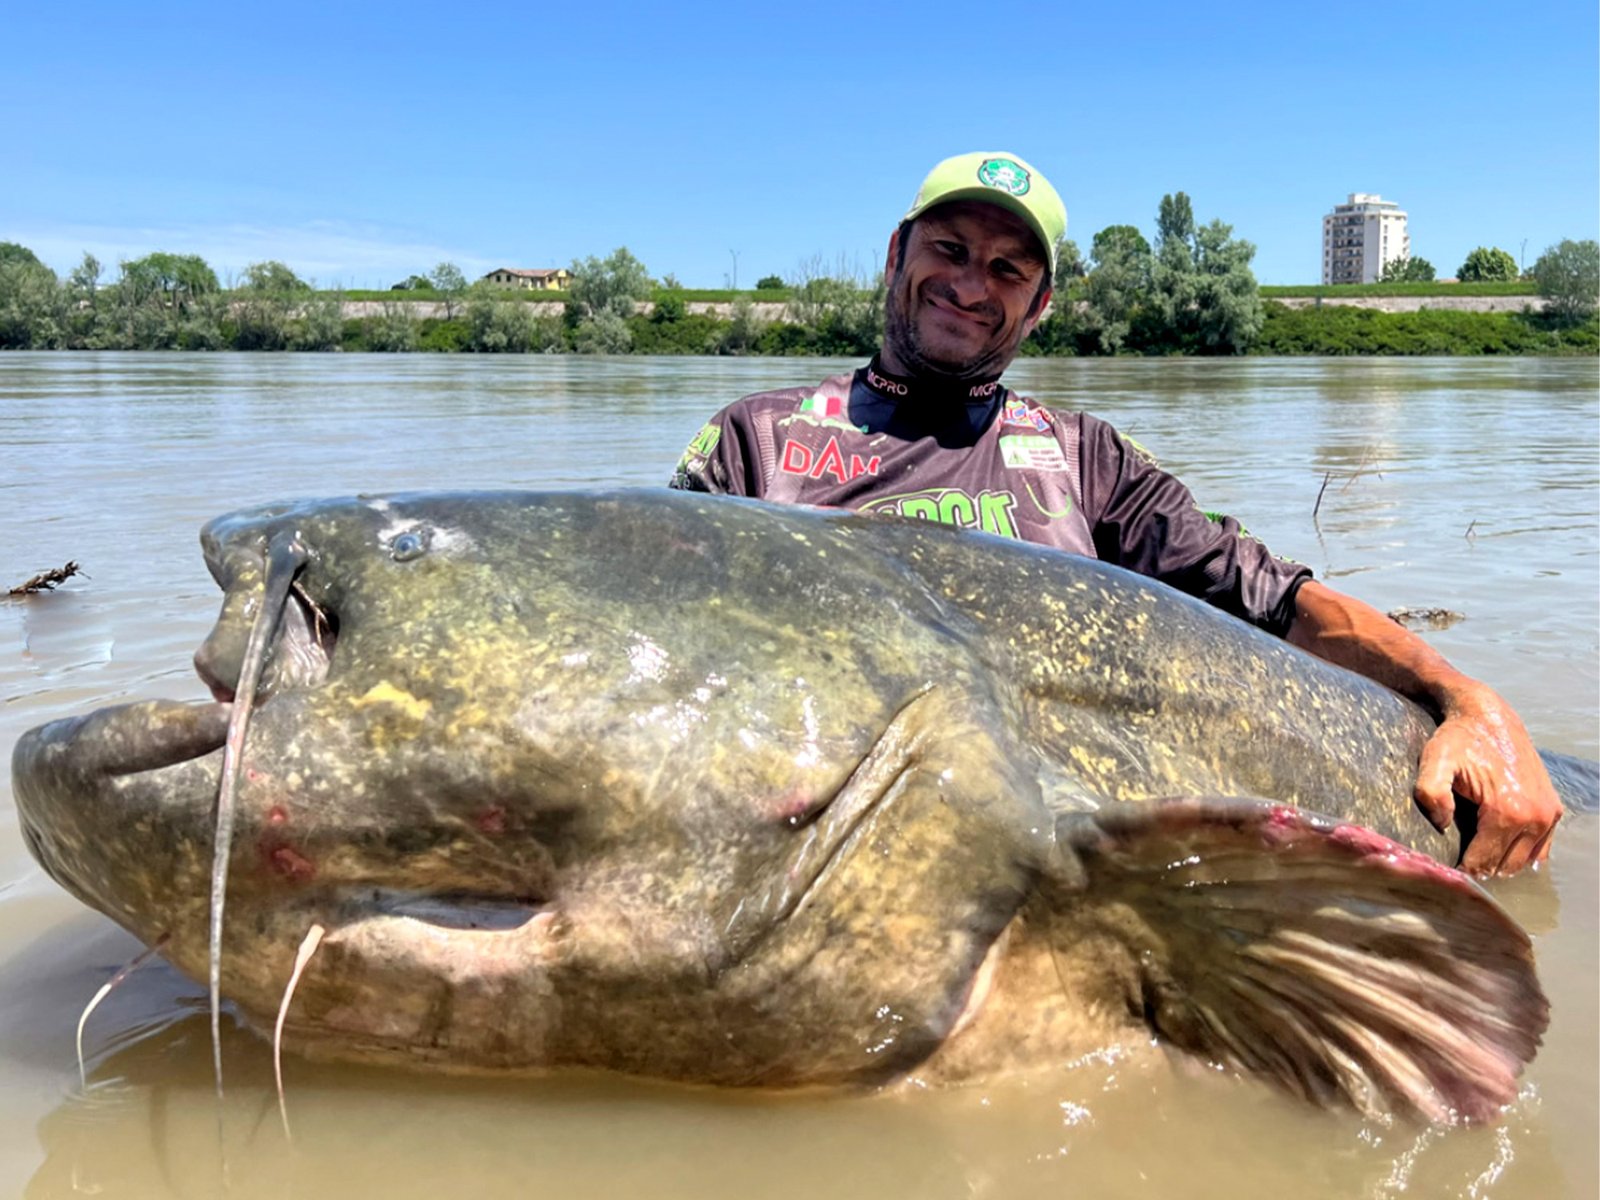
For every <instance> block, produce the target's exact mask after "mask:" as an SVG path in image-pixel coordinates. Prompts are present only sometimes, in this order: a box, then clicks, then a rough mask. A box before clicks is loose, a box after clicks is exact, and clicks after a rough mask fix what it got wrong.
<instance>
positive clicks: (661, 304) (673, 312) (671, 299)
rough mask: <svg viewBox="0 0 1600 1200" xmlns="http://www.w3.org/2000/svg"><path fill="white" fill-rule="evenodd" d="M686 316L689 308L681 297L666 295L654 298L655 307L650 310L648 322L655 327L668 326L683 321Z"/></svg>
mask: <svg viewBox="0 0 1600 1200" xmlns="http://www.w3.org/2000/svg"><path fill="white" fill-rule="evenodd" d="M688 314H689V308H688V306H687V305H686V304H684V302H683V297H682V296H674V295H672V294H671V293H668V294H667V295H664V296H657V297H656V302H655V307H654V308H653V309H651V310H650V320H651V322H652V323H653V324H656V325H668V324H671V323H672V322H674V321H681V320H683V318H684V317H686V316H688Z"/></svg>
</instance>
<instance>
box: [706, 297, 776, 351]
mask: <svg viewBox="0 0 1600 1200" xmlns="http://www.w3.org/2000/svg"><path fill="white" fill-rule="evenodd" d="M756 290H757V291H761V290H762V289H761V285H760V284H757V285H756ZM766 328H767V323H766V322H765V321H763V320H762V319H761V318H760V317H758V316H756V306H755V303H754V302H753V301H752V300H751V299H750V297H749V296H740V297H739V298H738V299H736V300H735V301H734V302H733V316H732V319H731V320H730V321H729V322H728V327H727V328H726V329H725V330H723V331H722V336H721V337H720V338H719V339H718V342H717V353H718V354H749V353H750V352H751V351H753V350H754V349H755V347H756V343H757V342H759V341H760V340H761V335H762V334H763V333H764V332H766Z"/></svg>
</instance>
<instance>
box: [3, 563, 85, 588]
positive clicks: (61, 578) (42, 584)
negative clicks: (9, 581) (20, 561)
mask: <svg viewBox="0 0 1600 1200" xmlns="http://www.w3.org/2000/svg"><path fill="white" fill-rule="evenodd" d="M74 575H83V577H84V578H85V579H87V578H88V576H87V575H84V572H83V568H81V567H80V566H78V564H77V563H75V562H69V563H68V564H67V565H66V566H64V567H51V568H50V569H49V570H48V571H40V572H39V573H38V574H37V575H35V576H34V577H33V578H32V579H25V580H23V581H22V582H21V583H19V584H17V586H16V587H14V588H12V589H11V590H10V591H8V592H7V593H6V595H8V596H33V595H37V594H38V593H39V592H48V591H50V590H51V589H52V588H54V587H55V586H56V584H58V583H65V582H66V581H67V580H69V579H71V578H72V577H73V576H74Z"/></svg>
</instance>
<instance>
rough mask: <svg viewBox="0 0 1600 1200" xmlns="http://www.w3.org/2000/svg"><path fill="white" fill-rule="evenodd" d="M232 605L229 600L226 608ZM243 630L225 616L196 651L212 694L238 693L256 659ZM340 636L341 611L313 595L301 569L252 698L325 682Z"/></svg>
mask: <svg viewBox="0 0 1600 1200" xmlns="http://www.w3.org/2000/svg"><path fill="white" fill-rule="evenodd" d="M227 608H228V605H227V604H225V605H224V612H225V613H226V612H227ZM263 615H265V614H263ZM239 633H240V631H239V630H238V629H237V627H235V626H233V625H231V624H230V623H229V622H227V621H226V619H224V620H223V621H219V622H218V624H217V627H216V628H215V629H214V630H213V631H212V633H211V635H210V636H209V637H207V638H206V641H205V643H204V644H203V645H202V646H201V647H200V649H199V650H197V651H196V652H195V656H194V667H195V673H196V674H198V675H199V676H200V680H201V682H202V683H204V684H205V685H206V687H207V688H208V689H209V690H210V692H211V695H212V697H213V699H215V700H217V701H218V702H220V703H224V704H231V703H233V702H234V701H235V700H236V699H237V698H238V694H239V687H240V685H241V682H243V676H244V675H245V673H246V672H247V671H248V670H249V668H250V665H251V664H250V663H249V662H248V660H247V658H246V657H245V655H244V653H243V650H244V646H243V645H241V644H240V640H239ZM338 641H339V615H338V613H337V612H336V611H334V610H333V609H332V608H331V607H329V606H326V605H323V604H319V603H317V601H315V600H314V599H312V597H311V594H310V593H309V592H308V591H307V589H306V586H305V583H304V581H303V580H302V579H301V578H300V577H299V574H298V573H297V574H296V577H295V578H294V579H293V581H292V582H291V583H290V585H289V588H288V594H287V595H286V596H285V597H284V600H283V603H282V609H281V616H280V618H279V621H278V629H277V631H276V635H275V636H274V637H273V639H272V640H271V643H270V645H269V646H268V648H267V651H266V659H265V661H264V662H263V663H262V667H261V673H260V676H259V678H258V679H257V681H256V685H255V688H254V694H253V699H254V700H255V701H257V702H261V701H264V700H266V699H267V697H268V696H270V695H271V694H273V693H274V692H278V691H283V690H287V689H292V688H303V687H315V686H316V685H317V684H319V683H321V682H322V681H323V680H325V679H326V678H327V677H328V671H329V669H330V667H331V666H332V662H333V653H334V648H335V646H336V645H337V644H338Z"/></svg>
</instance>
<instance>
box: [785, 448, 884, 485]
mask: <svg viewBox="0 0 1600 1200" xmlns="http://www.w3.org/2000/svg"><path fill="white" fill-rule="evenodd" d="M882 463H883V457H882V456H881V455H878V454H869V455H862V454H851V455H850V456H849V457H848V458H846V457H845V453H844V451H843V450H841V449H839V439H838V438H836V437H830V438H829V439H828V441H827V443H826V444H825V445H824V446H823V447H822V449H820V450H813V449H812V448H811V447H810V446H807V445H806V444H805V443H804V442H799V441H792V440H791V441H787V442H785V443H784V444H783V458H782V460H780V461H779V463H778V469H779V470H780V471H783V472H784V473H785V474H788V475H804V476H805V477H806V478H808V479H821V478H822V477H823V476H824V475H828V476H831V477H832V478H834V479H835V480H837V481H838V482H839V483H847V482H849V481H850V480H852V479H856V478H859V477H860V476H862V475H876V474H877V473H878V468H879V466H881V465H882Z"/></svg>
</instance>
